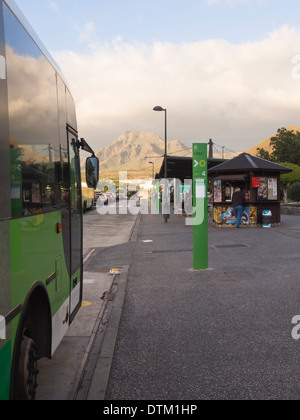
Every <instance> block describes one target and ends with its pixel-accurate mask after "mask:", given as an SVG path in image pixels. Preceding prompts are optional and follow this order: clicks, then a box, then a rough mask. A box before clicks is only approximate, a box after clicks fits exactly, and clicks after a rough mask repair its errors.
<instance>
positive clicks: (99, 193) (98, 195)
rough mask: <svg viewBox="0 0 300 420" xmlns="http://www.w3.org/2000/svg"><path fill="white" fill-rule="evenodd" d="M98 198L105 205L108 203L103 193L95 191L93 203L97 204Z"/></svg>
mask: <svg viewBox="0 0 300 420" xmlns="http://www.w3.org/2000/svg"><path fill="white" fill-rule="evenodd" d="M98 200H100V201H101V204H104V205H107V204H108V198H107V197H106V195H105V194H103V193H101V192H99V191H97V192H95V194H94V205H95V206H96V205H97V201H98Z"/></svg>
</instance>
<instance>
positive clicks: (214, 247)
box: [212, 244, 250, 249]
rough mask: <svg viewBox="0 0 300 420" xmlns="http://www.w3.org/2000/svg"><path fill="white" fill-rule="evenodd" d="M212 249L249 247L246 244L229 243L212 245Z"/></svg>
mask: <svg viewBox="0 0 300 420" xmlns="http://www.w3.org/2000/svg"><path fill="white" fill-rule="evenodd" d="M212 248H213V249H226V248H250V246H249V245H246V244H231V245H212Z"/></svg>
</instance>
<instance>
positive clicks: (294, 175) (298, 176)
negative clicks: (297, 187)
mask: <svg viewBox="0 0 300 420" xmlns="http://www.w3.org/2000/svg"><path fill="white" fill-rule="evenodd" d="M280 165H283V166H286V167H287V168H290V169H292V170H293V172H289V173H288V174H283V175H281V177H280V182H281V185H282V187H283V196H284V204H288V189H289V187H290V186H291V185H292V184H293V183H294V182H297V181H300V166H298V165H295V164H293V163H289V162H288V163H286V162H285V163H280Z"/></svg>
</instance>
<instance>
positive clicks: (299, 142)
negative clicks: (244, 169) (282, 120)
mask: <svg viewBox="0 0 300 420" xmlns="http://www.w3.org/2000/svg"><path fill="white" fill-rule="evenodd" d="M270 146H271V147H272V152H271V153H270V152H268V151H267V150H265V149H263V148H261V149H260V148H258V149H257V150H258V156H259V157H261V158H263V159H266V160H270V161H272V162H278V163H279V162H289V163H293V164H295V165H300V133H299V132H295V131H293V130H292V131H289V130H287V129H286V128H284V127H283V128H279V129H278V130H277V134H276V136H273V137H271V140H270Z"/></svg>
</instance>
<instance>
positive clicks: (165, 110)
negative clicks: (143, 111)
mask: <svg viewBox="0 0 300 420" xmlns="http://www.w3.org/2000/svg"><path fill="white" fill-rule="evenodd" d="M153 111H158V112H161V111H164V113H165V154H164V160H165V197H167V195H166V194H167V191H166V189H167V179H168V172H167V156H168V150H167V109H165V108H163V107H161V106H156V107H154V108H153ZM168 218H169V215H168V214H164V220H165V222H166V223H168Z"/></svg>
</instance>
